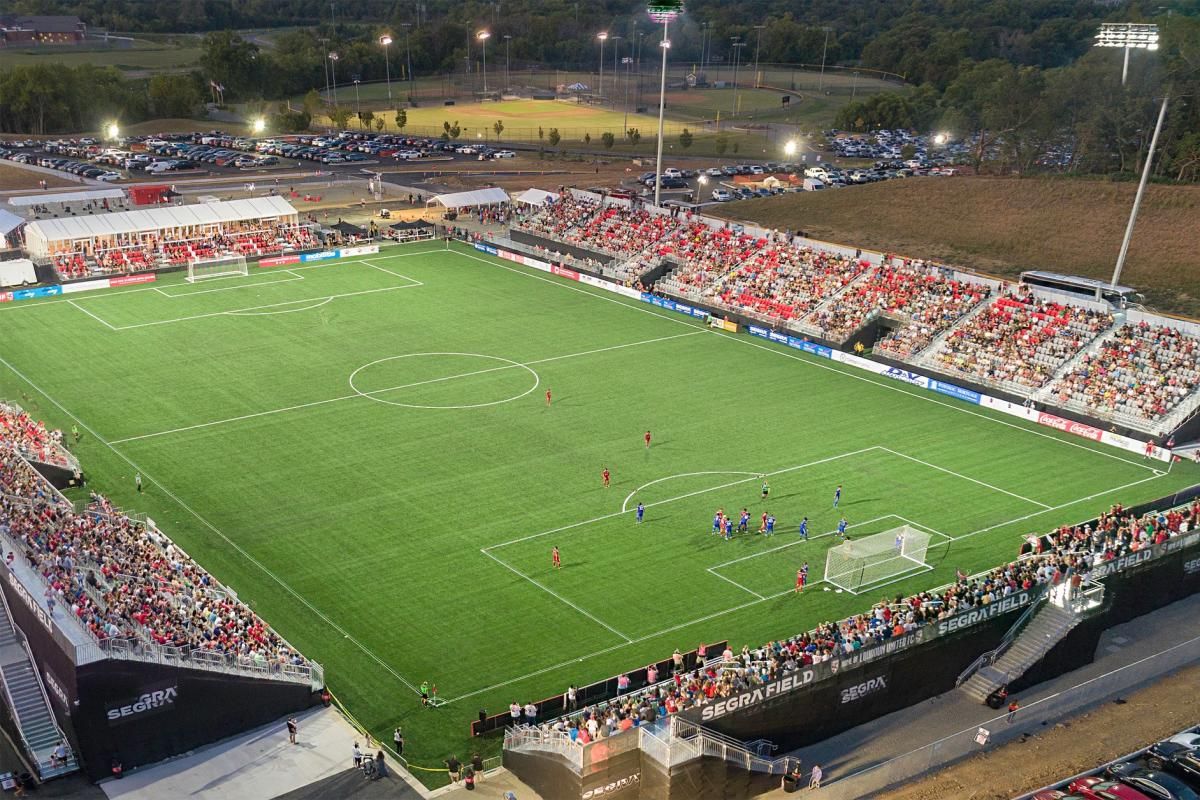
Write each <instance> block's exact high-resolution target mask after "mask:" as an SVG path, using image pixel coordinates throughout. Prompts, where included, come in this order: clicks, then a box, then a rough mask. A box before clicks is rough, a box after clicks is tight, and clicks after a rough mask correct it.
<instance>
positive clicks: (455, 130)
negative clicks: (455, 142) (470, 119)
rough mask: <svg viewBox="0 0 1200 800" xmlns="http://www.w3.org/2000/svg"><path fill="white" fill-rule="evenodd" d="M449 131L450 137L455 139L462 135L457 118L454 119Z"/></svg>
mask: <svg viewBox="0 0 1200 800" xmlns="http://www.w3.org/2000/svg"><path fill="white" fill-rule="evenodd" d="M449 133H450V138H451V139H457V138H458V137H459V136H461V135H462V128H460V127H459V125H458V120H454V124H453V125H451V126H450V131H449Z"/></svg>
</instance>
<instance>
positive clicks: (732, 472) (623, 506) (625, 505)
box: [621, 331, 762, 511]
mask: <svg viewBox="0 0 1200 800" xmlns="http://www.w3.org/2000/svg"><path fill="white" fill-rule="evenodd" d="M696 332H697V333H699V332H700V331H696ZM683 335H685V336H686V335H687V334H683ZM761 474H762V473H761V472H745V471H742V470H736V469H729V470H726V469H716V470H705V471H703V472H680V473H679V474H677V475H668V476H666V477H665V478H655V479H654V480H652V481H650V482H649V483H643V484H642V485H641V486H639V487H637V488H636V489H634V490H633V491H632V492H630V493H629V494H628V495H626V497H625V502H623V503H621V510H622V511H628V510H629V501H630V500H632V499H633V498H634V496H636V495H637V493H638V492H640V491H642V490H643V489H646V488H647V487H650V486H653V485H654V484H656V483H662V482H663V481H670V480H674V479H675V478H690V477H693V476H695V475H761Z"/></svg>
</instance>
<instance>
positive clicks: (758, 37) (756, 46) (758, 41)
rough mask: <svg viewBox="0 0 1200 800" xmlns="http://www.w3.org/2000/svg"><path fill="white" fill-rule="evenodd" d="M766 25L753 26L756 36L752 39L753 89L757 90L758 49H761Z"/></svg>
mask: <svg viewBox="0 0 1200 800" xmlns="http://www.w3.org/2000/svg"><path fill="white" fill-rule="evenodd" d="M765 27H767V26H766V25H755V26H754V30H756V31H758V34H757V35H756V36H755V37H754V88H755V89H757V88H758V49H759V48H760V47H762V32H763V28H765Z"/></svg>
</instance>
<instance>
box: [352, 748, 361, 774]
mask: <svg viewBox="0 0 1200 800" xmlns="http://www.w3.org/2000/svg"><path fill="white" fill-rule="evenodd" d="M351 756H353V758H354V768H355V769H358V768H359V767H361V766H362V758H363V756H362V750H359V749H358V742H355V743H354V750H353V751H351Z"/></svg>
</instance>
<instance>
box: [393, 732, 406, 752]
mask: <svg viewBox="0 0 1200 800" xmlns="http://www.w3.org/2000/svg"><path fill="white" fill-rule="evenodd" d="M392 742H393V743H394V744H395V745H396V755H398V756H402V755H404V733H403V732H402V731H401V730H400V729H399V728H396V731H395V733H393V734H392Z"/></svg>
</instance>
